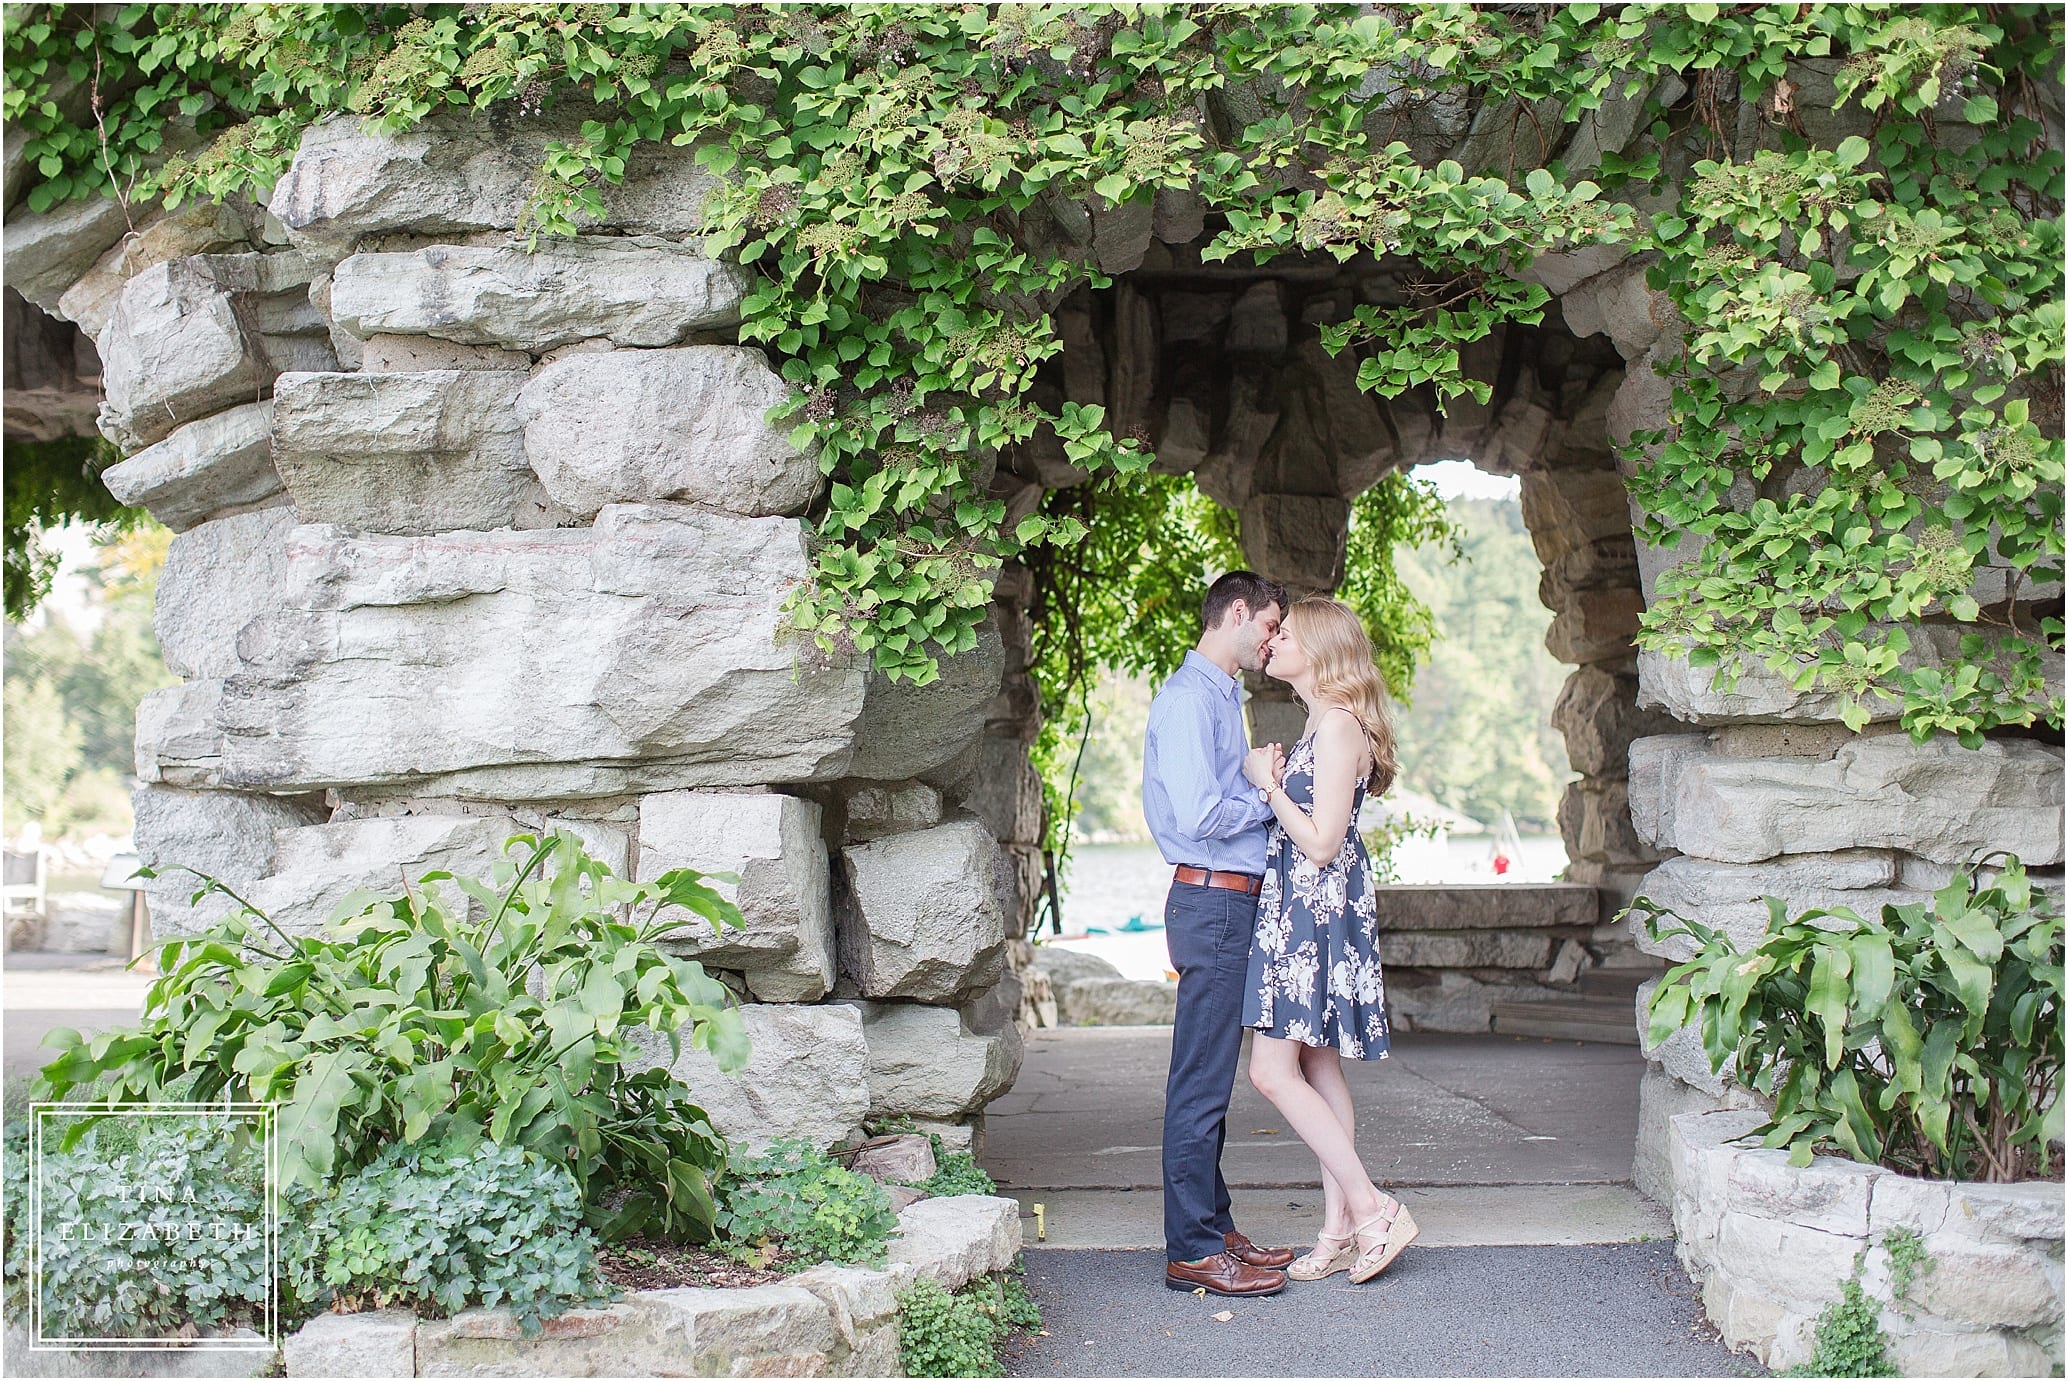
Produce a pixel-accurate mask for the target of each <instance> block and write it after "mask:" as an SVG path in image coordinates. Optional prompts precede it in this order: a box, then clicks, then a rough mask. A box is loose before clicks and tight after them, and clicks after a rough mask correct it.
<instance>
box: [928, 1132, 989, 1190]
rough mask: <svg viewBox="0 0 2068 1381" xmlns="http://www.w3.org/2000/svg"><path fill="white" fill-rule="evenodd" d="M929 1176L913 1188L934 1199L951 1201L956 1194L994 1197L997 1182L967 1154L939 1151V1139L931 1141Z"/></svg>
mask: <svg viewBox="0 0 2068 1381" xmlns="http://www.w3.org/2000/svg"><path fill="white" fill-rule="evenodd" d="M933 1154H934V1165H935V1166H936V1167H937V1168H936V1169H935V1170H934V1173H933V1177H932V1178H931V1179H929V1180H927V1181H926V1182H925V1183H924V1184H921V1185H918V1186H916V1188H919V1189H923V1190H925V1191H926V1192H927V1193H928V1194H930V1195H932V1196H933V1197H934V1198H936V1199H946V1198H951V1197H953V1196H954V1195H957V1194H996V1193H997V1192H998V1182H997V1181H996V1180H993V1179H992V1178H991V1177H990V1176H989V1175H988V1174H986V1173H985V1172H984V1170H983V1169H982V1167H980V1166H979V1165H978V1164H977V1158H976V1157H975V1156H973V1155H971V1154H970V1153H969V1152H967V1151H943V1150H942V1149H941V1139H940V1138H939V1137H938V1136H936V1137H934V1139H933Z"/></svg>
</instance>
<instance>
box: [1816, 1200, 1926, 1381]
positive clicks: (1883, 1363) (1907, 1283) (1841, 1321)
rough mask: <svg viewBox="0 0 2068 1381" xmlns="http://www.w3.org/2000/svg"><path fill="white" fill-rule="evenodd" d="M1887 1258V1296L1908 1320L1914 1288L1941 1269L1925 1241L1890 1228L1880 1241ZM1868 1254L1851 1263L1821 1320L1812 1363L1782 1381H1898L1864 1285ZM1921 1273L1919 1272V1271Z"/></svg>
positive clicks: (1878, 1309)
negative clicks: (1825, 1380)
mask: <svg viewBox="0 0 2068 1381" xmlns="http://www.w3.org/2000/svg"><path fill="white" fill-rule="evenodd" d="M1881 1247H1882V1249H1883V1250H1884V1251H1886V1252H1887V1253H1888V1278H1889V1295H1890V1297H1891V1298H1892V1299H1893V1301H1894V1303H1895V1305H1896V1308H1897V1309H1898V1310H1899V1311H1901V1313H1902V1314H1903V1316H1904V1317H1905V1318H1909V1317H1911V1313H1910V1310H1909V1309H1908V1308H1907V1307H1906V1303H1907V1300H1908V1297H1909V1294H1910V1287H1911V1286H1912V1285H1913V1284H1915V1283H1916V1281H1917V1277H1918V1276H1919V1275H1920V1274H1928V1273H1929V1272H1930V1271H1931V1270H1932V1269H1933V1267H1934V1266H1935V1265H1936V1264H1937V1263H1936V1262H1934V1261H1933V1260H1932V1258H1931V1256H1930V1255H1929V1254H1928V1253H1927V1252H1926V1251H1925V1249H1924V1239H1923V1238H1922V1237H1920V1236H1918V1235H1917V1233H1916V1232H1914V1231H1912V1230H1911V1229H1909V1228H1892V1229H1890V1231H1889V1233H1888V1235H1887V1236H1885V1237H1883V1238H1882V1239H1881ZM1868 1250H1869V1249H1868V1248H1864V1247H1863V1248H1861V1250H1860V1253H1859V1255H1857V1256H1855V1257H1854V1258H1853V1273H1852V1275H1851V1276H1849V1277H1848V1278H1847V1279H1846V1281H1845V1283H1844V1284H1843V1285H1842V1286H1840V1287H1839V1293H1838V1298H1837V1299H1835V1300H1833V1301H1832V1302H1831V1303H1830V1304H1827V1305H1825V1306H1824V1308H1823V1311H1822V1312H1821V1313H1819V1314H1818V1315H1817V1326H1816V1334H1815V1343H1814V1347H1813V1350H1812V1351H1811V1353H1810V1357H1809V1360H1808V1361H1806V1362H1803V1363H1801V1364H1799V1365H1797V1366H1793V1367H1790V1368H1789V1369H1788V1370H1787V1371H1785V1372H1782V1373H1781V1374H1782V1375H1783V1376H1900V1375H1902V1373H1901V1372H1900V1371H1898V1370H1897V1369H1896V1365H1895V1363H1894V1362H1892V1361H1891V1360H1890V1359H1889V1355H1888V1335H1887V1334H1886V1333H1884V1332H1883V1331H1882V1328H1881V1307H1880V1306H1879V1305H1878V1304H1876V1303H1875V1302H1874V1301H1873V1300H1872V1299H1870V1298H1869V1297H1868V1295H1867V1291H1866V1289H1865V1288H1864V1287H1863V1286H1862V1285H1861V1284H1860V1273H1861V1270H1862V1269H1863V1268H1864V1267H1865V1266H1866V1264H1867V1252H1868ZM1920 1268H1921V1269H1920Z"/></svg>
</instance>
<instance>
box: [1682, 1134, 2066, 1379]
mask: <svg viewBox="0 0 2068 1381" xmlns="http://www.w3.org/2000/svg"><path fill="white" fill-rule="evenodd" d="M1763 1120H1764V1115H1763V1114H1762V1113H1759V1112H1756V1111H1738V1112H1709V1113H1704V1112H1691V1113H1683V1114H1680V1115H1678V1116H1675V1117H1673V1118H1672V1119H1671V1121H1670V1124H1669V1125H1670V1142H1669V1144H1670V1154H1671V1156H1672V1160H1673V1171H1674V1175H1673V1177H1674V1181H1675V1184H1676V1189H1675V1192H1674V1195H1673V1227H1674V1231H1675V1233H1676V1234H1677V1235H1678V1237H1679V1251H1680V1260H1681V1264H1682V1265H1683V1266H1685V1267H1686V1268H1687V1272H1688V1274H1689V1275H1690V1276H1692V1277H1693V1278H1694V1279H1695V1280H1696V1281H1697V1282H1698V1283H1699V1284H1700V1285H1701V1287H1702V1300H1703V1304H1704V1307H1705V1308H1706V1309H1707V1310H1708V1313H1709V1317H1710V1319H1711V1320H1712V1321H1713V1322H1714V1323H1715V1324H1716V1326H1717V1328H1718V1329H1719V1330H1721V1332H1722V1334H1723V1340H1724V1342H1725V1343H1726V1344H1727V1345H1728V1346H1730V1347H1731V1348H1733V1349H1736V1350H1739V1351H1747V1352H1751V1353H1752V1354H1753V1355H1754V1356H1756V1357H1757V1358H1758V1359H1759V1361H1760V1363H1761V1365H1763V1366H1767V1367H1770V1368H1772V1369H1774V1370H1776V1371H1779V1370H1784V1369H1786V1368H1788V1367H1792V1366H1794V1365H1796V1364H1797V1363H1799V1362H1802V1361H1805V1360H1807V1359H1808V1357H1809V1355H1810V1353H1811V1351H1812V1349H1813V1345H1814V1344H1813V1336H1814V1332H1815V1326H1816V1318H1817V1315H1818V1313H1820V1312H1821V1311H1822V1310H1823V1308H1824V1307H1825V1306H1826V1305H1827V1304H1829V1303H1831V1302H1832V1301H1834V1300H1836V1299H1837V1298H1838V1297H1839V1291H1840V1287H1841V1285H1842V1283H1843V1282H1844V1281H1845V1280H1846V1279H1847V1278H1848V1277H1849V1276H1850V1275H1851V1274H1852V1270H1853V1261H1854V1258H1855V1257H1856V1256H1857V1255H1858V1254H1859V1252H1860V1251H1861V1250H1862V1249H1863V1248H1869V1247H1871V1248H1872V1249H1871V1250H1869V1251H1868V1253H1867V1262H1866V1267H1865V1270H1864V1272H1863V1274H1862V1278H1861V1279H1862V1284H1863V1286H1864V1288H1865V1290H1866V1292H1867V1294H1868V1295H1869V1296H1870V1297H1872V1298H1873V1299H1875V1300H1877V1301H1879V1302H1881V1303H1882V1304H1884V1305H1888V1304H1889V1302H1890V1297H1891V1292H1890V1282H1889V1274H1888V1254H1887V1253H1886V1252H1885V1251H1883V1250H1881V1249H1880V1243H1881V1242H1882V1240H1883V1239H1884V1238H1885V1237H1886V1236H1887V1234H1888V1233H1890V1232H1891V1231H1893V1230H1896V1229H1899V1228H1903V1229H1908V1230H1910V1231H1912V1232H1915V1233H1917V1234H1919V1235H1920V1236H1921V1238H1922V1240H1923V1246H1924V1250H1925V1252H1926V1253H1927V1254H1928V1255H1929V1256H1930V1257H1931V1259H1932V1261H1933V1262H1934V1263H1935V1264H1934V1265H1933V1266H1932V1267H1931V1268H1930V1269H1929V1270H1928V1271H1925V1272H1923V1273H1921V1274H1920V1275H1919V1276H1918V1277H1917V1280H1916V1282H1915V1284H1913V1285H1912V1287H1911V1289H1910V1291H1909V1293H1908V1298H1907V1307H1908V1308H1909V1310H1910V1317H1905V1316H1904V1314H1903V1313H1902V1312H1901V1311H1900V1310H1899V1309H1897V1308H1894V1307H1888V1308H1884V1309H1883V1311H1882V1328H1883V1330H1884V1331H1885V1332H1887V1333H1888V1334H1889V1335H1890V1340H1891V1345H1892V1346H1891V1354H1892V1357H1893V1360H1894V1361H1895V1363H1896V1365H1897V1366H1898V1368H1900V1370H1901V1371H1902V1373H1903V1374H1904V1375H1906V1376H2046V1375H2056V1376H2058V1375H2059V1374H2060V1372H2061V1364H2062V1321H2061V1298H2062V1295H2061V1291H2062V1259H2061V1247H2062V1198H2061V1186H2060V1184H2059V1182H2057V1181H2039V1182H2034V1183H2029V1184H1977V1183H1972V1182H1968V1181H1936V1180H1919V1179H1913V1178H1911V1177H1909V1176H1907V1175H1898V1174H1896V1173H1894V1172H1893V1171H1889V1170H1885V1169H1883V1168H1881V1167H1880V1166H1876V1165H1861V1164H1858V1163H1857V1162H1854V1161H1849V1160H1842V1159H1837V1158H1834V1157H1829V1156H1819V1157H1817V1158H1816V1159H1815V1160H1813V1161H1811V1162H1810V1164H1809V1165H1808V1166H1807V1167H1805V1168H1803V1169H1799V1170H1798V1169H1795V1168H1792V1167H1791V1166H1790V1165H1789V1164H1788V1153H1787V1152H1786V1151H1784V1150H1771V1151H1770V1150H1767V1149H1765V1148H1763V1147H1761V1146H1759V1144H1758V1142H1757V1141H1746V1142H1743V1143H1741V1144H1739V1143H1734V1142H1733V1140H1732V1139H1733V1138H1735V1137H1742V1136H1744V1135H1745V1134H1746V1133H1747V1132H1749V1131H1750V1130H1751V1129H1752V1128H1754V1127H1756V1126H1758V1125H1759V1124H1760V1123H1761V1122H1762V1121H1763Z"/></svg>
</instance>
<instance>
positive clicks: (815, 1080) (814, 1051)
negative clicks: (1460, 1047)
mask: <svg viewBox="0 0 2068 1381" xmlns="http://www.w3.org/2000/svg"><path fill="white" fill-rule="evenodd" d="M949 1015H950V1016H953V1015H954V1013H952V1012H951V1013H949ZM740 1019H741V1021H742V1022H743V1023H744V1024H745V1026H746V1031H747V1040H748V1043H749V1045H750V1046H751V1048H752V1051H753V1053H752V1054H751V1055H750V1056H749V1058H748V1061H747V1067H746V1068H745V1069H744V1070H742V1071H740V1072H739V1073H738V1074H722V1073H720V1072H719V1070H718V1066H717V1064H716V1063H715V1062H714V1061H713V1060H712V1059H711V1057H710V1055H709V1054H707V1053H706V1052H704V1051H702V1050H698V1049H696V1048H695V1047H694V1046H691V1045H689V1044H687V1043H686V1042H685V1044H684V1045H683V1049H682V1057H681V1058H680V1059H678V1060H675V1061H674V1062H673V1063H672V1065H671V1066H670V1067H671V1068H672V1069H673V1070H674V1072H675V1074H676V1077H678V1078H680V1079H681V1080H682V1081H683V1082H684V1083H685V1084H687V1085H689V1091H690V1096H691V1097H692V1098H694V1099H695V1100H696V1102H697V1105H698V1106H699V1107H701V1108H703V1110H704V1111H705V1112H706V1113H708V1114H710V1117H711V1125H712V1126H714V1127H716V1128H717V1129H718V1130H719V1131H720V1132H722V1133H724V1134H725V1136H726V1137H727V1138H728V1139H730V1140H732V1141H735V1142H738V1143H740V1144H741V1145H744V1146H747V1147H749V1148H751V1149H755V1150H760V1149H764V1148H766V1147H767V1146H768V1144H769V1143H770V1142H772V1141H774V1140H776V1139H777V1138H778V1137H786V1136H796V1137H803V1138H804V1139H805V1140H807V1141H809V1142H811V1143H812V1144H813V1145H815V1146H818V1147H819V1148H821V1149H824V1148H826V1147H828V1146H831V1145H833V1144H834V1143H835V1142H838V1141H840V1140H841V1139H842V1138H844V1137H845V1136H846V1135H847V1134H848V1133H849V1132H850V1131H852V1130H854V1129H855V1128H856V1127H858V1126H860V1125H861V1122H862V1118H863V1117H864V1116H865V1115H866V1114H867V1113H868V1112H869V1108H870V1093H871V1085H870V1079H871V1070H870V1051H869V1046H868V1043H867V1041H866V1040H865V1039H864V1037H863V1034H862V1014H861V1012H860V1011H859V1010H858V1009H856V1008H855V1007H853V1006H851V1005H849V1004H846V1003H829V1004H827V1005H826V1006H823V1007H813V1006H804V1005H801V1004H792V1003H768V1004H751V1003H750V1004H748V1005H747V1006H744V1007H742V1008H740ZM632 1038H633V1040H634V1041H635V1042H636V1043H637V1044H638V1046H639V1047H640V1049H641V1050H642V1051H644V1052H645V1053H644V1060H645V1062H646V1063H649V1064H668V1063H669V1051H668V1042H667V1039H666V1037H664V1036H660V1035H657V1034H656V1033H654V1032H652V1031H647V1030H634V1031H633V1032H632Z"/></svg>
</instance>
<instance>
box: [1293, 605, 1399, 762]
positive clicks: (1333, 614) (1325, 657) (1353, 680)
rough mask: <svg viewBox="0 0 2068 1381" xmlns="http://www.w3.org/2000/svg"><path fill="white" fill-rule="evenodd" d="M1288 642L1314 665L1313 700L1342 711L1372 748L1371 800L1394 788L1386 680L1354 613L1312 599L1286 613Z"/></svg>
mask: <svg viewBox="0 0 2068 1381" xmlns="http://www.w3.org/2000/svg"><path fill="white" fill-rule="evenodd" d="M1285 622H1286V626H1287V627H1288V628H1290V629H1291V630H1292V636H1293V640H1294V641H1295V642H1297V643H1299V645H1300V650H1301V651H1303V652H1305V653H1306V654H1307V657H1308V660H1310V661H1311V662H1313V664H1314V672H1315V681H1314V693H1315V696H1316V698H1318V699H1320V700H1323V701H1327V702H1330V703H1333V704H1338V705H1342V706H1345V707H1346V708H1348V709H1349V711H1350V713H1351V714H1353V715H1356V716H1357V722H1358V723H1359V724H1362V725H1363V726H1364V733H1365V737H1366V738H1367V739H1368V740H1369V741H1370V743H1371V751H1372V771H1371V778H1370V782H1369V790H1370V791H1371V794H1372V795H1374V796H1377V795H1379V794H1380V793H1382V792H1384V791H1385V790H1386V789H1387V788H1388V787H1390V786H1392V785H1393V775H1394V772H1395V770H1396V768H1397V764H1396V763H1395V761H1394V756H1393V715H1392V712H1391V711H1390V710H1388V709H1387V708H1386V700H1387V695H1386V678H1385V677H1384V676H1382V675H1381V674H1380V673H1379V668H1378V663H1377V662H1375V661H1374V660H1373V658H1372V651H1371V638H1370V636H1369V635H1367V634H1366V633H1365V631H1364V620H1362V619H1360V618H1358V617H1357V611H1356V610H1354V609H1352V608H1351V607H1350V606H1349V605H1347V604H1345V603H1343V602H1342V601H1341V600H1337V599H1325V598H1322V597H1321V596H1318V595H1317V596H1311V597H1309V598H1307V599H1303V600H1300V601H1298V602H1297V603H1295V604H1294V605H1293V607H1292V608H1291V609H1290V610H1289V611H1287V613H1286V616H1285Z"/></svg>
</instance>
